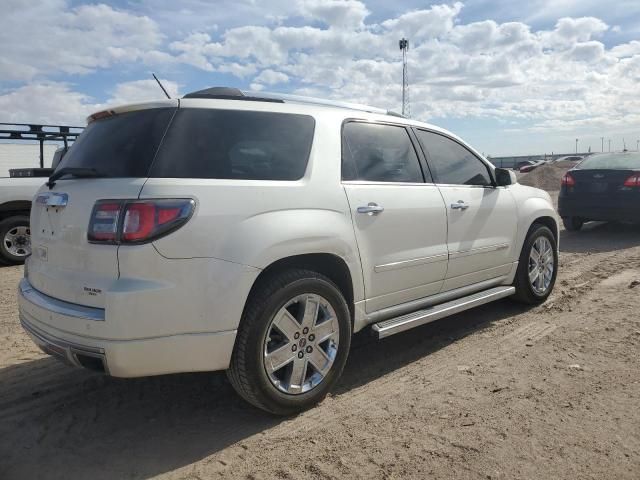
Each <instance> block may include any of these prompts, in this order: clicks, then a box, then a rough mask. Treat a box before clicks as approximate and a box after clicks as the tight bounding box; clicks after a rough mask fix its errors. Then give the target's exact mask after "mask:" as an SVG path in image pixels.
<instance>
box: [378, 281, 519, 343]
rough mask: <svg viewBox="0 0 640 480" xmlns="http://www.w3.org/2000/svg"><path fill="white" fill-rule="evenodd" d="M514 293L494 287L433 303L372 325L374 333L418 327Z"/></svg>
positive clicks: (508, 288) (389, 333)
mask: <svg viewBox="0 0 640 480" xmlns="http://www.w3.org/2000/svg"><path fill="white" fill-rule="evenodd" d="M514 293H516V289H515V288H514V287H495V288H490V289H489V290H484V291H482V292H478V293H474V294H473V295H468V296H466V297H462V298H458V299H456V300H451V301H449V302H445V303H441V304H440V305H434V306H433V307H429V308H425V309H423V310H418V311H417V312H412V313H407V314H406V315H401V316H399V317H395V318H390V319H389V320H384V321H382V322H378V323H376V324H374V325H373V327H371V328H372V330H373V333H374V335H376V336H377V337H378V339H380V338H385V337H388V336H390V335H394V334H396V333H400V332H404V331H405V330H409V329H411V328H414V327H419V326H420V325H424V324H425V323H429V322H433V321H435V320H440V319H441V318H444V317H448V316H449V315H455V314H456V313H460V312H463V311H465V310H468V309H470V308H473V307H477V306H480V305H484V304H485V303H489V302H493V301H494V300H498V299H500V298H504V297H508V296H510V295H513V294H514Z"/></svg>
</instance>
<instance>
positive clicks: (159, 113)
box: [58, 108, 176, 177]
mask: <svg viewBox="0 0 640 480" xmlns="http://www.w3.org/2000/svg"><path fill="white" fill-rule="evenodd" d="M175 110H176V109H175V108H153V109H149V110H139V111H136V112H129V113H122V114H119V115H115V116H113V117H107V118H103V119H101V120H96V121H94V122H92V123H90V124H89V125H88V126H87V128H85V129H84V131H83V132H82V134H81V135H80V136H79V137H78V140H76V141H75V142H74V144H73V147H72V148H70V149H69V151H68V152H67V154H66V155H65V156H64V157H63V159H62V161H61V162H60V164H59V165H58V168H67V167H82V168H95V169H96V170H97V171H98V172H100V174H102V175H104V176H106V177H146V176H147V172H148V171H149V167H150V166H151V163H152V162H153V158H154V156H155V154H156V151H157V150H158V146H159V145H160V141H161V140H162V136H163V134H164V132H165V131H166V129H167V126H168V125H169V122H170V121H171V117H172V116H173V114H174V112H175Z"/></svg>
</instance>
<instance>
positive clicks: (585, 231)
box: [560, 222, 640, 253]
mask: <svg viewBox="0 0 640 480" xmlns="http://www.w3.org/2000/svg"><path fill="white" fill-rule="evenodd" d="M637 246H640V224H636V225H627V224H621V223H609V222H587V223H585V224H584V226H583V227H582V229H581V230H580V231H578V232H568V231H566V230H562V231H561V232H560V251H561V252H565V253H601V252H611V251H615V250H624V249H626V248H633V247H637Z"/></svg>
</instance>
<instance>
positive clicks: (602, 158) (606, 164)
mask: <svg viewBox="0 0 640 480" xmlns="http://www.w3.org/2000/svg"><path fill="white" fill-rule="evenodd" d="M578 168H580V169H582V170H605V169H612V170H640V153H638V152H634V153H631V152H629V153H612V154H609V153H605V154H600V155H592V156H590V157H588V158H586V159H584V160H583V161H582V163H580V165H579V166H578Z"/></svg>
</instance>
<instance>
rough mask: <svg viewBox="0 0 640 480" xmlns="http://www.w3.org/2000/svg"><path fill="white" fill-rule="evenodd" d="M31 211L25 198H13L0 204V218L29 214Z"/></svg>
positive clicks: (29, 204)
mask: <svg viewBox="0 0 640 480" xmlns="http://www.w3.org/2000/svg"><path fill="white" fill-rule="evenodd" d="M30 212H31V202H29V201H27V200H13V201H10V202H4V203H2V204H0V220H4V219H6V218H10V217H15V216H18V215H24V216H27V217H28V216H29V213H30Z"/></svg>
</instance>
